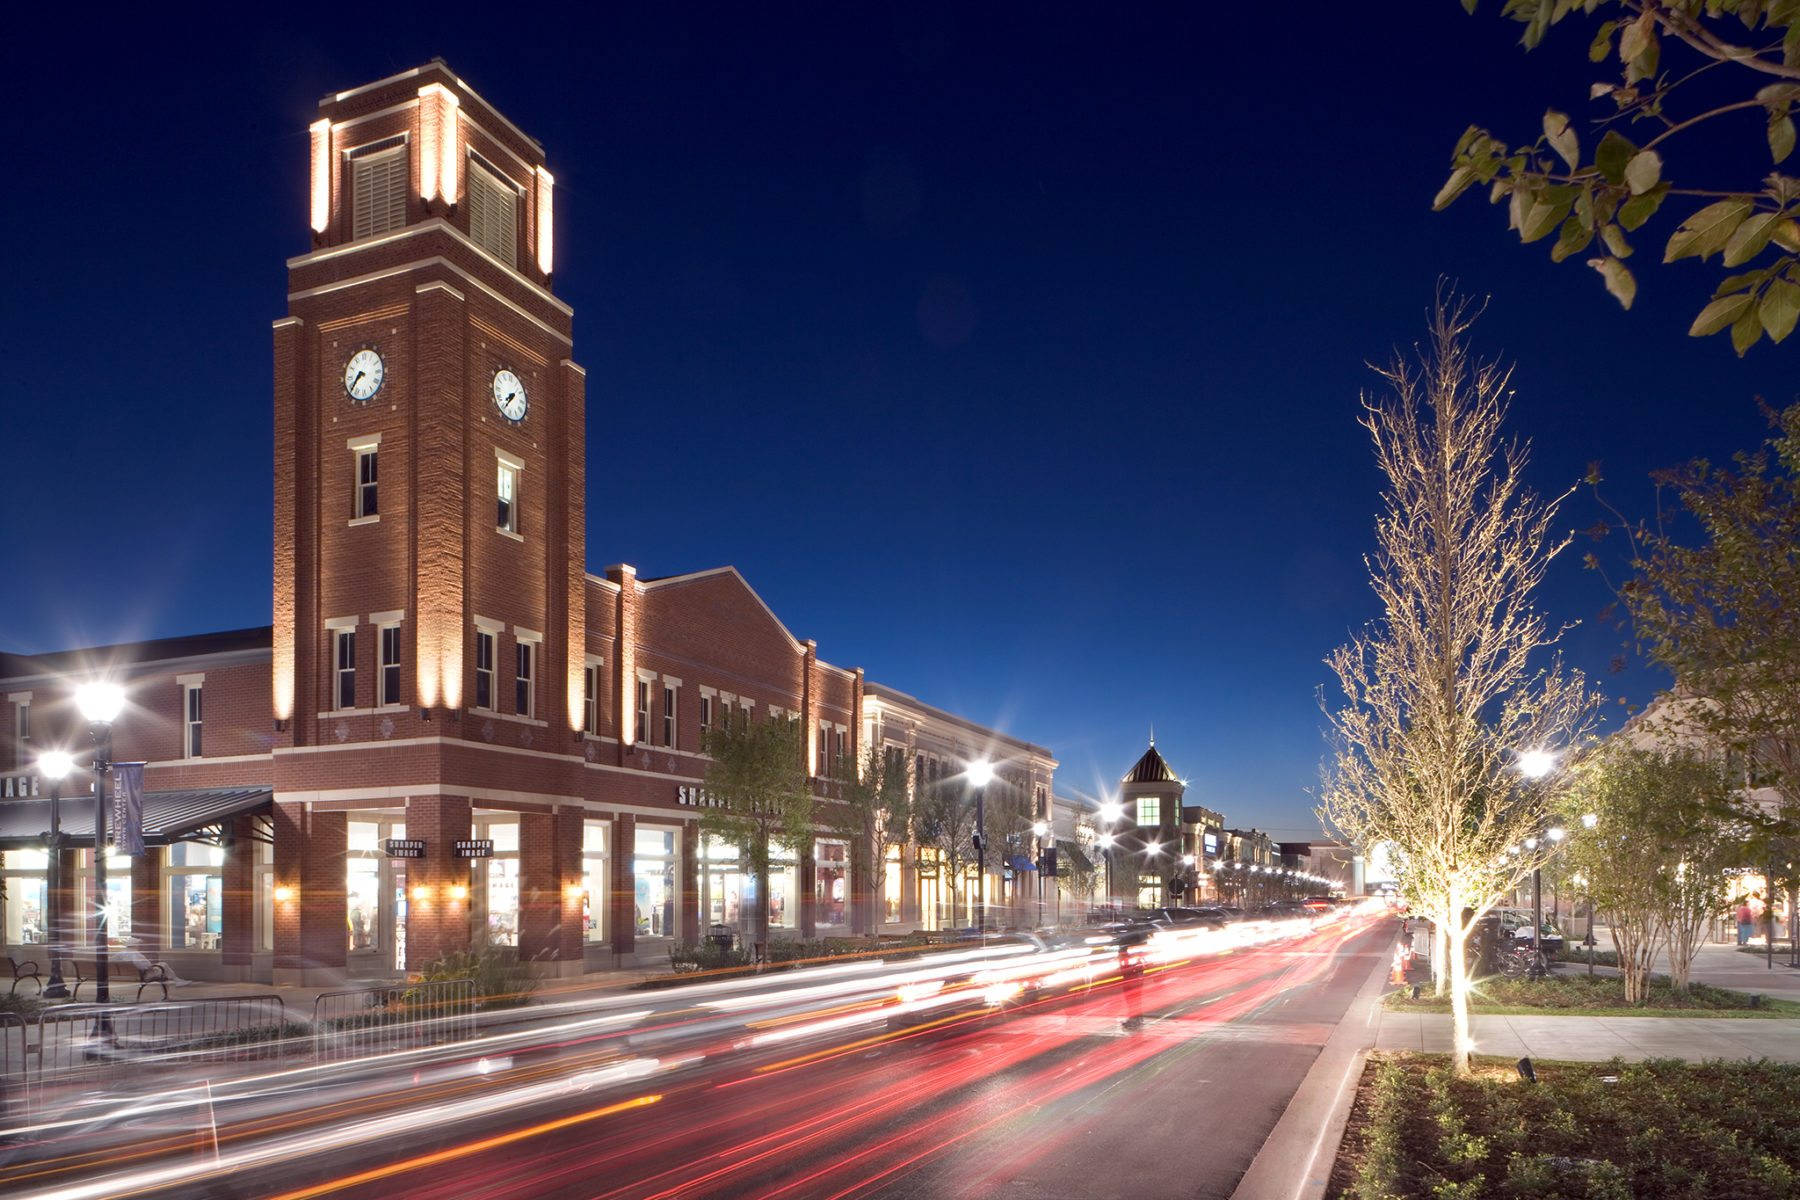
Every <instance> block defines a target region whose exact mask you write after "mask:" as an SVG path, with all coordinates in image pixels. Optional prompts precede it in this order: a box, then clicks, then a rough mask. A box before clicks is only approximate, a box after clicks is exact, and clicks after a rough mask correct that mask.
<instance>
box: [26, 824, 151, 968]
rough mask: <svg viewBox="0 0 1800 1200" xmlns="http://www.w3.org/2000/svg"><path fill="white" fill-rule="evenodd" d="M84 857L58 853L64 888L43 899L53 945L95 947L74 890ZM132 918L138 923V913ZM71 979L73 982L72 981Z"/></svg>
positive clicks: (70, 852)
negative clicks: (76, 875) (47, 906)
mask: <svg viewBox="0 0 1800 1200" xmlns="http://www.w3.org/2000/svg"><path fill="white" fill-rule="evenodd" d="M83 853H84V852H83V851H81V850H79V849H77V848H75V847H73V846H64V847H63V848H62V850H60V851H59V852H58V859H59V866H60V867H61V872H60V874H59V876H58V882H60V883H61V885H62V886H61V887H58V888H56V889H55V890H54V891H51V890H49V889H46V895H45V897H44V899H45V901H46V903H47V904H48V905H49V911H47V912H46V913H45V914H44V920H45V923H46V931H45V932H46V936H47V937H48V939H49V941H50V944H51V945H55V944H57V943H58V942H62V943H65V944H68V945H70V946H75V945H85V946H92V945H93V944H94V939H93V931H92V930H91V929H90V928H89V927H88V921H87V919H86V914H85V913H84V912H83V910H82V906H81V893H80V892H79V891H77V890H76V887H75V870H76V868H77V867H78V866H80V865H81V856H82V854H83ZM136 894H137V889H136V888H133V889H132V895H134V896H135V895H136ZM132 915H133V917H134V919H135V917H136V910H135V909H134V910H133V914H132ZM38 966H40V967H42V968H43V969H44V973H45V974H46V975H48V974H49V973H50V964H49V963H47V962H42V963H39V964H38ZM70 978H71V980H72V978H73V977H72V976H71V977H70ZM69 986H70V987H74V986H75V985H74V983H73V982H70V984H69Z"/></svg>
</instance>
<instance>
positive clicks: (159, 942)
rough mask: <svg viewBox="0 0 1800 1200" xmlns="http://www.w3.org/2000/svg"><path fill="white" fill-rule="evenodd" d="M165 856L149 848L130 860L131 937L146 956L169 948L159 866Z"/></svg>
mask: <svg viewBox="0 0 1800 1200" xmlns="http://www.w3.org/2000/svg"><path fill="white" fill-rule="evenodd" d="M168 853H169V852H168V851H167V850H166V849H164V848H163V847H161V846H148V847H145V849H144V852H143V853H142V854H140V855H138V856H137V857H136V858H134V859H132V860H131V936H132V937H133V938H135V939H136V940H137V945H138V949H139V950H140V951H142V952H143V953H144V954H146V955H149V954H153V953H154V952H155V951H158V950H161V949H163V948H164V947H166V946H167V945H168V944H169V942H168V931H167V930H165V929H164V928H163V922H162V886H163V881H162V866H163V861H164V857H165V856H166V855H167V854H168Z"/></svg>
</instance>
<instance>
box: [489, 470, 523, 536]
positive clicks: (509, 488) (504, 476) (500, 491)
mask: <svg viewBox="0 0 1800 1200" xmlns="http://www.w3.org/2000/svg"><path fill="white" fill-rule="evenodd" d="M494 494H495V496H496V497H497V498H498V504H497V506H496V509H495V513H494V525H495V527H496V528H498V529H499V530H500V532H502V533H518V532H519V468H518V467H516V466H514V465H513V464H512V463H509V462H507V461H506V460H505V459H501V460H500V477H499V479H498V481H497V482H496V485H495V491H494Z"/></svg>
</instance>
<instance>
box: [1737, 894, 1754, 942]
mask: <svg viewBox="0 0 1800 1200" xmlns="http://www.w3.org/2000/svg"><path fill="white" fill-rule="evenodd" d="M1737 927H1738V945H1740V946H1748V945H1749V944H1750V932H1751V930H1753V929H1755V928H1756V914H1755V913H1753V912H1751V911H1750V898H1749V897H1748V896H1746V897H1744V898H1743V899H1742V900H1740V901H1739V902H1738V910H1737Z"/></svg>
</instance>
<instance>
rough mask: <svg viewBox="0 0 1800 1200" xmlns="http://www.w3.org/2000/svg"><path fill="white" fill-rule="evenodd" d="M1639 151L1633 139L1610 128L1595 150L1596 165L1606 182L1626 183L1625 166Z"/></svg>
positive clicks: (1658, 165)
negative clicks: (1632, 142) (1632, 141)
mask: <svg viewBox="0 0 1800 1200" xmlns="http://www.w3.org/2000/svg"><path fill="white" fill-rule="evenodd" d="M1637 152H1638V148H1637V147H1636V146H1634V145H1632V144H1631V139H1629V138H1627V137H1625V136H1623V135H1622V134H1620V133H1619V131H1618V130H1616V129H1609V130H1607V131H1606V134H1605V136H1604V137H1602V138H1601V139H1600V145H1599V146H1598V147H1596V148H1595V150H1594V166H1595V168H1596V169H1598V170H1599V172H1600V174H1601V176H1602V177H1603V178H1604V179H1605V180H1606V182H1608V183H1624V182H1625V168H1626V167H1627V166H1628V165H1629V164H1630V163H1631V161H1632V159H1633V158H1635V157H1636V156H1637ZM1661 168H1662V164H1661V160H1658V162H1657V169H1658V171H1660V170H1661ZM1655 182H1656V180H1655V179H1652V180H1651V181H1650V183H1652V184H1654V183H1655ZM1646 186H1647V185H1646ZM1639 190H1644V189H1639Z"/></svg>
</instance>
